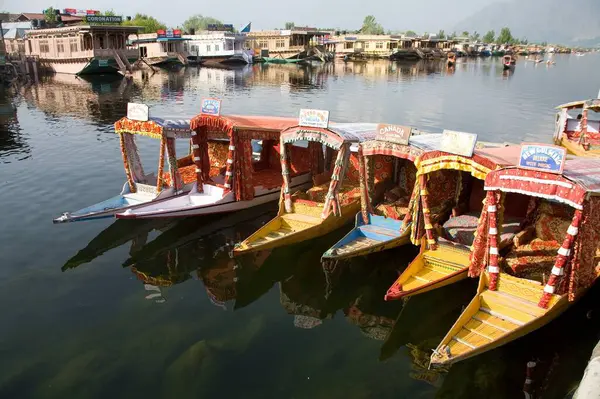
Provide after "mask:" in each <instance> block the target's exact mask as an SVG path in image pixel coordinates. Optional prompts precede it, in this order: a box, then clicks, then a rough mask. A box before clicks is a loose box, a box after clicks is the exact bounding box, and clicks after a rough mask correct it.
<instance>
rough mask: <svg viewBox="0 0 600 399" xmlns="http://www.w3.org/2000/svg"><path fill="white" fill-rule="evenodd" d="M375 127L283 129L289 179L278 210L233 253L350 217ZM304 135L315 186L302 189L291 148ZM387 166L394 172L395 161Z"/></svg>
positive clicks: (289, 240) (313, 233) (295, 238)
mask: <svg viewBox="0 0 600 399" xmlns="http://www.w3.org/2000/svg"><path fill="white" fill-rule="evenodd" d="M376 128H377V124H375V123H336V124H332V125H330V126H329V127H328V128H312V127H311V128H307V127H303V126H294V127H290V128H289V129H287V130H285V131H283V132H282V133H281V146H280V148H281V149H282V151H281V154H282V158H281V159H282V161H281V163H282V168H281V169H282V173H283V177H284V179H283V187H282V189H281V199H280V201H279V212H278V215H277V216H276V217H275V218H274V219H273V220H271V221H270V222H269V223H267V224H265V225H264V226H263V227H261V228H260V229H259V230H258V231H256V232H255V233H254V234H252V235H251V236H250V237H248V238H247V239H246V240H244V241H243V242H241V243H239V244H237V245H236V247H235V249H234V255H241V254H244V253H248V252H252V251H258V250H261V251H262V250H265V249H270V248H275V247H280V246H283V245H289V244H293V243H298V242H302V241H305V240H308V239H311V238H315V237H320V236H322V235H324V234H327V233H329V232H331V231H333V230H335V229H338V228H339V227H341V226H343V225H345V224H346V223H348V222H350V220H352V219H353V218H354V215H356V213H357V212H358V211H359V210H360V189H359V187H358V186H359V182H358V180H359V171H358V170H359V158H358V156H357V152H358V143H359V142H361V141H366V140H369V139H374V138H375V134H376ZM301 141H305V142H306V141H307V142H309V148H313V150H312V151H311V153H310V159H309V162H310V165H311V174H312V179H313V184H314V186H313V187H312V188H311V189H309V190H298V189H297V188H295V187H293V185H292V183H291V180H290V178H289V176H290V175H289V173H290V170H289V167H288V165H287V164H288V154H289V148H290V146H291V145H292V144H293V143H295V142H301ZM323 146H325V147H326V152H325V153H323ZM336 153H337V154H336ZM334 155H335V156H334ZM388 167H389V168H388V169H387V170H388V173H389V171H391V163H390V164H389V165H388ZM384 172H385V170H384V169H383V168H382V170H381V173H378V174H377V176H375V181H376V183H378V181H379V180H380V179H379V177H381V176H383V173H384Z"/></svg>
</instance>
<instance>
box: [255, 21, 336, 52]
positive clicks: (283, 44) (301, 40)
mask: <svg viewBox="0 0 600 399" xmlns="http://www.w3.org/2000/svg"><path fill="white" fill-rule="evenodd" d="M330 34H331V32H327V31H319V30H317V29H315V28H300V27H296V28H293V29H291V30H287V29H277V30H267V31H255V32H250V33H248V35H247V39H246V46H247V47H248V48H249V49H251V50H254V53H255V54H256V55H260V57H268V58H282V59H289V58H307V57H309V56H311V55H317V56H318V55H319V54H322V55H323V56H324V55H325V48H324V47H323V43H324V42H325V40H326V39H327V38H328V37H329V36H330Z"/></svg>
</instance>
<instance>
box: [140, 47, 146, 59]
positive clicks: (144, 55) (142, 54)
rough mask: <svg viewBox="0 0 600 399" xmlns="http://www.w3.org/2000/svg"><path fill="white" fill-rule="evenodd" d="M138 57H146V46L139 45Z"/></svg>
mask: <svg viewBox="0 0 600 399" xmlns="http://www.w3.org/2000/svg"><path fill="white" fill-rule="evenodd" d="M140 57H142V58H146V57H148V49H147V48H146V46H140Z"/></svg>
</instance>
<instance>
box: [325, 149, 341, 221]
mask: <svg viewBox="0 0 600 399" xmlns="http://www.w3.org/2000/svg"><path fill="white" fill-rule="evenodd" d="M346 152H347V148H346V146H345V145H344V146H342V147H340V150H339V151H338V154H337V158H336V159H335V167H334V168H333V173H332V175H331V183H330V184H329V190H328V191H327V196H326V197H325V206H324V207H323V212H322V213H321V218H322V219H326V218H327V217H328V216H329V213H330V211H331V209H330V208H331V207H332V202H333V207H334V214H335V212H336V209H335V208H336V205H337V206H339V204H337V198H336V195H337V192H338V189H339V187H338V186H339V184H340V180H341V178H343V172H344V171H343V169H344V159H346Z"/></svg>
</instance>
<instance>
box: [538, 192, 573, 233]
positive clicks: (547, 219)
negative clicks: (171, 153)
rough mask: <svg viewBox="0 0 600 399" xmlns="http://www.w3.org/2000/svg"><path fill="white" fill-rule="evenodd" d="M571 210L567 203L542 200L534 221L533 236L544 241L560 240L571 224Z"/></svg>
mask: <svg viewBox="0 0 600 399" xmlns="http://www.w3.org/2000/svg"><path fill="white" fill-rule="evenodd" d="M572 215H573V210H572V208H570V207H569V206H567V205H562V204H557V203H551V202H546V201H544V202H542V203H541V204H540V205H539V208H538V216H537V218H536V221H535V236H536V237H537V238H539V239H541V240H544V241H550V240H552V241H558V242H562V241H563V240H564V239H565V235H566V233H567V229H568V228H569V226H570V225H571V219H572Z"/></svg>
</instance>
